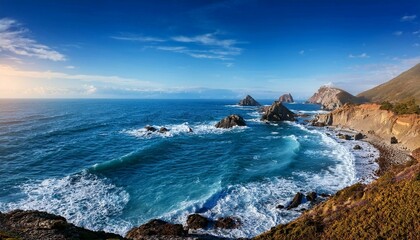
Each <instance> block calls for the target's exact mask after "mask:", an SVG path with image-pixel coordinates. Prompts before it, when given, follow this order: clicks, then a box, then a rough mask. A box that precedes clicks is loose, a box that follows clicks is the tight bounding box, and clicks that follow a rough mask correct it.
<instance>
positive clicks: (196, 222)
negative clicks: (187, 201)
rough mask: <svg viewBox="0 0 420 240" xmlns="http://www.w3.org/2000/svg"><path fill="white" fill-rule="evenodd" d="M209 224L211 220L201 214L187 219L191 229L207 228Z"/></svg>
mask: <svg viewBox="0 0 420 240" xmlns="http://www.w3.org/2000/svg"><path fill="white" fill-rule="evenodd" d="M209 223H210V221H209V219H208V218H206V217H203V216H201V215H200V214H192V215H189V216H188V218H187V227H188V228H190V229H199V228H207V226H208V225H209Z"/></svg>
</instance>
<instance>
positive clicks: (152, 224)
mask: <svg viewBox="0 0 420 240" xmlns="http://www.w3.org/2000/svg"><path fill="white" fill-rule="evenodd" d="M186 235H187V231H185V230H184V228H183V227H182V225H181V224H172V223H168V222H165V221H163V220H159V219H153V220H151V221H149V222H148V223H146V224H143V225H141V226H139V227H135V228H132V229H131V230H130V231H128V233H127V236H126V237H127V238H129V239H133V240H139V239H144V238H145V236H178V237H184V236H186Z"/></svg>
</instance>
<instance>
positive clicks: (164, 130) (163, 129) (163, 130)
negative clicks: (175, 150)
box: [159, 127, 169, 133]
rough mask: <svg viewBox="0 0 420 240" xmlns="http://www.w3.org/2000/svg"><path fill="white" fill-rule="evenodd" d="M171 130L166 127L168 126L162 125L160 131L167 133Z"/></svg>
mask: <svg viewBox="0 0 420 240" xmlns="http://www.w3.org/2000/svg"><path fill="white" fill-rule="evenodd" d="M168 131H169V130H168V129H167V128H166V127H161V128H160V129H159V132H160V133H166V132H168Z"/></svg>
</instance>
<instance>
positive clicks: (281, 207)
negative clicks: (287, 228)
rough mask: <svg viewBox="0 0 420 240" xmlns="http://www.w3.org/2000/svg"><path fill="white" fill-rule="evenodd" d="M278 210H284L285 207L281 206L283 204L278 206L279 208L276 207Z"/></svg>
mask: <svg viewBox="0 0 420 240" xmlns="http://www.w3.org/2000/svg"><path fill="white" fill-rule="evenodd" d="M276 208H277V209H283V208H284V206H283V205H281V204H279V205H277V207H276Z"/></svg>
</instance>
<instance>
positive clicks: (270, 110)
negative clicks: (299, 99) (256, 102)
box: [261, 101, 295, 122]
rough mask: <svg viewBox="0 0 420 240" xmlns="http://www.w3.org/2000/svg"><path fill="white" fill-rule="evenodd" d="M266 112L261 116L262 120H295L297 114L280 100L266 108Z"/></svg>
mask: <svg viewBox="0 0 420 240" xmlns="http://www.w3.org/2000/svg"><path fill="white" fill-rule="evenodd" d="M264 110H265V113H264V114H263V116H262V117H261V120H262V121H270V122H278V121H294V120H295V116H294V115H295V114H294V113H293V112H291V111H290V110H289V109H287V107H285V106H283V104H282V103H281V102H279V101H275V102H274V103H273V104H272V105H271V106H270V107H267V108H265V109H264Z"/></svg>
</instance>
